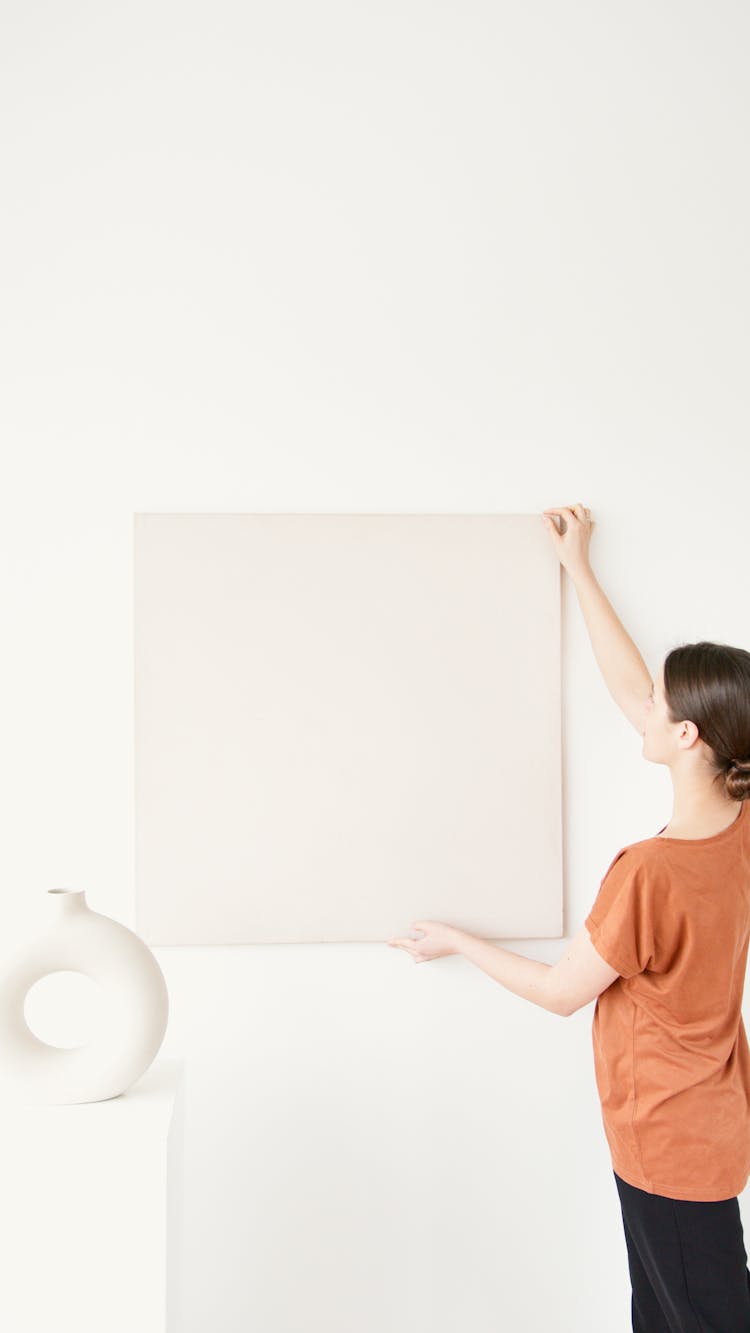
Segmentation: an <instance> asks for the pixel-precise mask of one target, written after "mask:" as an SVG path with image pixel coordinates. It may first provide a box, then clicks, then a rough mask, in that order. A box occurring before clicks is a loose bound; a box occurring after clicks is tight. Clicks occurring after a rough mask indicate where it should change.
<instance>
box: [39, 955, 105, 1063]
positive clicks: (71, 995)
mask: <svg viewBox="0 0 750 1333" xmlns="http://www.w3.org/2000/svg"><path fill="white" fill-rule="evenodd" d="M23 1013H24V1018H25V1019H26V1022H27V1023H28V1025H29V1027H30V1029H31V1031H32V1032H33V1033H34V1036H35V1037H38V1038H39V1040H40V1041H43V1042H44V1043H45V1044H46V1045H47V1046H56V1047H57V1048H58V1050H78V1049H79V1048H80V1047H81V1046H85V1045H86V1043H87V1042H89V1041H91V1039H92V1037H93V1036H94V1034H95V1032H97V1031H98V1029H99V1028H100V1027H101V1024H102V1022H103V1019H104V1005H103V1003H102V993H101V989H100V987H99V986H97V984H96V982H94V981H92V980H91V978H90V977H87V976H86V975H85V973H83V972H74V971H72V970H71V969H70V968H64V969H63V968H59V969H58V970H57V971H55V972H48V973H47V975H46V977H40V978H39V980H38V981H35V982H34V985H33V986H32V987H31V988H30V990H28V991H27V992H26V998H25V1000H24V1006H23Z"/></svg>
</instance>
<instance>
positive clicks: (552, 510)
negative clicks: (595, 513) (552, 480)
mask: <svg viewBox="0 0 750 1333" xmlns="http://www.w3.org/2000/svg"><path fill="white" fill-rule="evenodd" d="M542 513H543V514H560V515H568V514H569V515H570V517H571V518H578V519H584V518H586V519H590V518H591V510H590V509H587V507H586V505H582V504H581V503H580V502H579V503H578V504H575V505H558V506H554V505H550V506H549V508H547V509H543V510H542Z"/></svg>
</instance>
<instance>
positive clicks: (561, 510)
mask: <svg viewBox="0 0 750 1333" xmlns="http://www.w3.org/2000/svg"><path fill="white" fill-rule="evenodd" d="M542 513H543V514H544V515H545V518H544V526H545V527H546V529H547V531H548V533H549V535H550V540H551V542H552V545H553V546H554V548H555V551H556V553H557V555H558V556H559V558H560V563H561V565H562V566H563V567H564V568H565V569H567V571H568V573H569V574H570V577H571V578H572V579H576V578H578V577H579V575H580V574H584V573H586V571H587V570H589V569H590V568H591V566H590V564H589V542H590V540H591V531H592V529H593V527H594V526H595V525H594V522H593V521H592V519H591V510H590V509H585V508H584V506H583V505H582V504H577V505H571V506H570V508H566V507H565V506H564V505H561V506H559V507H558V508H557V509H554V508H550V509H543V510H542ZM553 514H559V515H560V522H561V524H562V527H561V531H559V532H558V529H557V524H556V523H555V520H554V518H553V517H552V515H553Z"/></svg>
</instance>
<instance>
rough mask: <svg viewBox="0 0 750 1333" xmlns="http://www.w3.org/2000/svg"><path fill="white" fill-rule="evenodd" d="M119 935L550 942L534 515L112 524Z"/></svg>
mask: <svg viewBox="0 0 750 1333" xmlns="http://www.w3.org/2000/svg"><path fill="white" fill-rule="evenodd" d="M134 633H135V664H134V665H135V815H136V826H135V835H136V848H135V872H136V930H137V932H138V934H139V935H140V936H141V937H142V938H143V939H144V940H145V941H146V942H147V943H149V944H157V945H158V944H235V943H236V944H244V943H252V942H261V941H262V942H268V941H276V942H289V941H324V940H325V941H330V940H346V941H358V940H362V941H368V940H372V941H384V940H386V939H389V938H391V937H392V936H393V935H404V934H408V933H409V922H410V921H412V920H414V919H431V920H440V921H448V922H450V923H451V924H453V925H457V926H459V927H461V928H462V929H464V930H469V931H471V932H472V933H474V934H478V935H482V936H485V937H487V938H490V939H503V938H507V939H525V938H530V937H541V936H545V937H550V936H554V937H559V936H560V935H561V934H562V852H561V841H562V829H561V753H560V702H561V700H560V564H559V561H558V559H557V558H556V556H555V554H554V551H553V550H552V549H551V547H550V543H549V537H548V536H547V534H546V532H545V531H544V529H543V527H542V524H541V521H540V519H539V516H538V515H536V514H534V515H506V514H472V515H463V514H148V513H138V514H135V515H134Z"/></svg>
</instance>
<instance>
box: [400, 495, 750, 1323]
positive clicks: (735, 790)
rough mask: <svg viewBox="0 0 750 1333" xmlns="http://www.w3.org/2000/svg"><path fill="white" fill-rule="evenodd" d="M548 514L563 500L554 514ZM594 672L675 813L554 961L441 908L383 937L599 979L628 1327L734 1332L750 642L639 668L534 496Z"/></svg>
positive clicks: (579, 981) (700, 649) (743, 1080)
mask: <svg viewBox="0 0 750 1333" xmlns="http://www.w3.org/2000/svg"><path fill="white" fill-rule="evenodd" d="M553 515H559V516H560V519H561V527H560V529H559V530H558V527H557V524H556V522H555V520H554V518H553ZM543 522H544V524H545V526H546V529H547V531H548V533H549V536H550V540H551V541H552V543H553V546H554V549H555V551H556V553H557V555H558V556H559V558H560V561H561V563H562V565H563V567H564V568H565V569H566V570H567V571H568V574H569V575H570V577H571V578H572V579H573V581H574V583H575V587H576V591H577V593H578V598H579V602H580V605H581V610H582V612H583V616H584V619H585V621H586V625H587V628H588V631H589V634H590V636H591V641H592V646H593V649H594V655H595V656H596V660H597V662H598V663H599V666H600V667H601V670H602V673H603V675H604V679H605V681H606V684H607V687H608V689H609V691H610V693H611V695H612V697H613V699H614V700H615V702H616V703H618V704H619V705H620V707H621V708H622V710H623V712H624V713H625V715H626V716H627V717H628V719H629V720H630V722H632V724H633V726H634V727H635V728H636V729H637V731H638V732H639V733H640V734H641V735H642V736H643V756H644V758H645V759H648V760H649V761H650V762H652V763H657V764H666V765H667V767H668V768H669V771H670V774H671V777H672V784H673V792H674V802H673V810H672V818H671V820H670V821H669V823H668V824H665V826H664V828H663V829H661V830H660V831H659V833H657V834H655V835H654V836H653V837H650V838H644V839H642V840H641V841H639V842H635V843H632V844H630V845H629V846H626V847H622V848H620V850H619V851H618V852H617V853H616V854H615V856H614V857H613V859H612V861H611V862H610V864H609V866H608V868H607V871H606V873H605V875H604V878H603V879H602V881H601V883H600V886H599V892H598V894H597V897H596V899H595V901H594V903H593V906H592V908H591V911H590V912H589V914H588V916H587V917H586V920H585V928H584V930H582V931H581V933H580V935H578V936H577V938H575V939H574V940H573V941H572V943H571V945H570V947H569V948H568V950H567V952H566V953H565V955H564V957H563V958H561V959H560V961H559V962H558V963H556V964H555V965H554V966H551V965H549V964H547V963H540V962H536V961H534V960H532V959H529V958H523V957H521V956H519V955H518V954H513V953H511V952H509V951H508V950H506V949H499V948H498V947H497V946H496V945H494V944H492V943H491V942H490V941H488V940H483V939H479V938H477V937H476V936H474V935H470V934H469V933H468V932H465V931H462V930H459V929H457V928H455V927H453V926H449V925H447V924H445V923H443V922H439V921H414V922H412V923H411V925H412V927H415V928H417V929H421V931H422V932H423V933H422V937H421V938H420V939H418V940H417V939H414V938H411V939H394V940H389V944H391V945H393V946H395V947H397V948H401V949H404V950H405V951H407V952H408V953H410V954H411V956H412V957H413V959H414V960H415V962H426V961H428V960H430V959H433V958H440V957H443V956H445V955H446V954H462V955H463V956H464V957H466V958H468V959H469V961H470V962H473V963H475V964H476V965H477V966H478V967H480V968H481V969H482V970H483V971H484V972H486V973H488V974H489V975H490V976H491V977H493V978H495V979H496V980H497V981H499V982H500V983H501V984H502V985H503V986H506V987H507V988H508V989H509V990H511V991H513V992H514V993H515V994H516V995H521V996H523V997H524V998H525V999H528V1000H531V1001H532V1002H533V1003H534V1004H539V1005H542V1006H543V1007H544V1008H546V1009H548V1010H550V1011H551V1012H552V1013H555V1014H560V1015H563V1016H564V1015H567V1014H572V1013H574V1012H575V1011H576V1010H578V1009H580V1008H581V1007H582V1006H583V1005H585V1004H588V1003H590V1001H591V1000H594V999H596V1007H595V1011H594V1019H593V1028H592V1037H593V1047H594V1064H595V1072H596V1082H597V1087H598V1090H599V1095H600V1100H601V1109H602V1122H603V1125H604V1130H605V1135H606V1138H607V1141H608V1144H609V1148H610V1155H611V1158H612V1166H613V1174H614V1177H615V1183H616V1188H617V1191H618V1195H619V1199H620V1206H621V1210H622V1219H623V1226H624V1230H625V1241H626V1247H627V1254H628V1266H629V1270H630V1278H631V1284H632V1301H631V1318H632V1326H633V1329H634V1330H635V1331H636V1333H664V1331H665V1330H668V1331H669V1333H693V1331H694V1333H703V1331H704V1330H711V1331H712V1333H748V1331H750V1271H748V1268H747V1253H746V1251H745V1245H744V1237H743V1231H742V1221H741V1217H740V1209H739V1201H738V1198H737V1195H738V1194H739V1193H740V1192H741V1191H742V1190H743V1189H744V1188H745V1185H746V1183H747V1180H748V1177H749V1176H750V1047H748V1041H747V1036H746V1033H745V1027H744V1023H743V1019H742V1009H741V1006H742V994H743V988H744V980H745V967H746V963H747V955H748V941H749V940H750V814H748V813H747V808H746V804H745V802H746V801H747V799H748V796H750V653H748V652H746V651H745V649H743V648H732V647H729V646H728V645H725V644H715V643H706V642H701V643H694V644H684V645H682V646H680V647H677V648H673V649H672V651H671V652H670V653H668V654H667V657H666V658H665V660H664V663H663V665H662V667H661V668H660V669H659V671H658V672H657V673H656V677H655V679H654V680H653V681H652V680H651V677H650V675H649V672H648V670H647V668H646V664H645V662H644V660H643V658H642V657H641V655H640V653H639V652H638V649H637V648H636V646H635V644H634V643H633V641H632V639H631V638H630V637H629V635H628V634H627V633H626V631H625V629H624V628H623V626H622V624H621V623H620V621H619V620H618V618H617V616H616V615H615V612H614V610H613V608H612V606H611V605H610V603H609V602H608V600H607V598H606V597H605V595H604V593H603V591H602V589H601V587H600V586H599V584H598V583H597V581H596V578H595V576H594V574H593V571H592V569H591V565H590V562H589V554H588V549H589V541H590V537H591V530H592V528H593V526H594V525H593V523H592V522H591V517H590V511H589V510H588V509H585V508H584V506H583V505H581V504H577V505H573V506H571V507H570V508H568V507H564V506H560V507H559V508H550V509H546V510H544V511H543Z"/></svg>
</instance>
